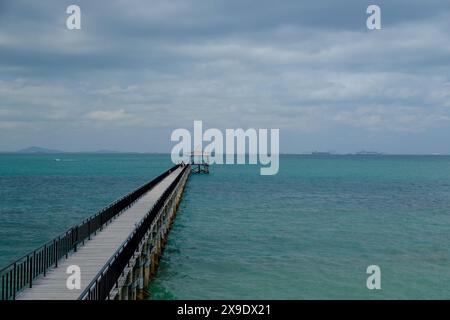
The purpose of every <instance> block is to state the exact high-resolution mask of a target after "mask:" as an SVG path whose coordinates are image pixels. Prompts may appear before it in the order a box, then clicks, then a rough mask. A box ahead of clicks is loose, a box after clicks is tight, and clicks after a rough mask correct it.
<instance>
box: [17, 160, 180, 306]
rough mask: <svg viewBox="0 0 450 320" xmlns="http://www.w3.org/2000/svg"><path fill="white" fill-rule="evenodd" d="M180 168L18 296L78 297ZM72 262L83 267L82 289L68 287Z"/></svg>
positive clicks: (26, 298) (45, 298)
mask: <svg viewBox="0 0 450 320" xmlns="http://www.w3.org/2000/svg"><path fill="white" fill-rule="evenodd" d="M181 170H182V168H178V169H176V170H175V171H174V172H172V173H171V174H170V175H169V176H168V177H166V178H165V179H164V180H163V181H161V182H160V183H159V184H157V185H156V186H155V187H154V188H153V189H152V190H150V191H149V192H147V193H146V194H144V195H143V196H142V197H141V198H140V199H139V200H138V201H137V202H136V203H135V204H134V205H133V206H132V207H130V208H128V209H127V210H126V211H124V212H123V213H122V214H121V215H119V216H118V217H117V218H116V219H114V220H113V221H112V222H111V223H110V224H108V225H107V226H106V227H105V228H104V229H103V230H102V231H100V232H99V233H97V235H95V236H92V237H91V240H89V241H86V242H85V245H84V246H79V248H78V251H77V252H75V253H73V254H71V255H70V256H69V258H68V259H65V260H60V261H59V264H58V268H54V269H51V270H49V271H48V273H47V276H46V277H43V278H40V279H37V280H35V281H34V282H33V288H28V289H26V290H24V291H23V292H21V293H20V294H19V295H18V296H17V298H16V299H17V300H76V299H77V298H78V297H79V296H80V294H81V292H83V290H84V289H85V288H86V287H87V285H89V283H90V282H91V281H92V280H93V279H94V278H95V276H96V275H97V273H98V272H99V271H100V270H101V268H103V266H104V265H105V264H106V263H107V261H108V260H109V259H110V258H111V257H112V256H113V254H114V253H115V252H116V251H117V249H118V248H119V247H120V245H121V244H122V243H123V242H124V241H125V240H126V239H127V238H128V236H129V235H130V234H131V232H132V231H133V230H134V228H135V226H136V224H137V223H138V222H139V221H141V220H142V218H144V216H145V215H146V214H147V212H148V211H149V210H150V209H151V207H152V206H153V205H154V204H155V203H156V201H157V200H158V199H159V197H160V196H161V195H162V194H163V192H164V191H165V190H166V189H167V188H168V187H169V185H170V184H171V183H172V182H173V181H174V180H175V178H176V177H177V176H178V175H179V174H180V173H181ZM71 265H77V266H79V267H80V269H81V289H79V290H77V289H76V290H69V289H67V287H66V281H67V277H68V276H69V275H68V274H66V270H67V268H68V267H69V266H71Z"/></svg>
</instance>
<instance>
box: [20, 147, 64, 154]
mask: <svg viewBox="0 0 450 320" xmlns="http://www.w3.org/2000/svg"><path fill="white" fill-rule="evenodd" d="M16 152H17V153H64V151H61V150H55V149H47V148H41V147H28V148H24V149H20V150H18V151H16Z"/></svg>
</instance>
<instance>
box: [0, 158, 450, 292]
mask: <svg viewBox="0 0 450 320" xmlns="http://www.w3.org/2000/svg"><path fill="white" fill-rule="evenodd" d="M170 166H171V162H170V156H169V155H144V154H60V155H13V154H3V155H0V266H5V265H6V264H8V263H10V262H12V261H13V260H14V259H15V258H18V257H20V256H21V255H23V254H25V253H27V252H28V251H31V250H32V249H34V248H36V247H37V246H39V245H40V244H42V243H43V242H45V241H47V240H50V239H51V238H53V237H54V236H56V235H57V234H58V233H61V232H63V231H65V230H66V229H67V228H69V227H70V226H71V225H73V224H75V223H78V222H79V221H81V220H82V219H83V218H85V217H87V216H89V215H91V214H93V213H95V212H96V211H98V210H100V209H101V208H102V207H104V206H106V205H107V204H108V203H110V202H112V201H114V200H115V199H117V198H119V197H120V196H122V195H124V194H125V193H128V192H129V191H132V190H133V189H135V188H136V187H138V186H140V185H141V184H143V183H144V182H146V181H148V180H150V179H151V178H153V177H155V176H156V175H158V174H159V173H161V172H162V171H163V170H165V169H166V168H168V167H170ZM369 265H378V266H379V267H380V268H381V287H382V289H381V290H373V291H371V290H368V289H367V287H366V280H367V277H368V275H367V274H366V269H367V267H368V266H369ZM149 293H150V298H151V299H422V298H423V299H427V298H430V299H431V298H435V299H450V157H446V156H312V155H311V156H294V155H292V156H288V155H286V156H281V159H280V172H279V174H278V175H276V176H260V175H259V167H258V166H256V165H221V166H217V165H216V166H212V167H211V174H210V175H203V176H200V175H193V176H191V178H190V180H189V182H188V185H187V187H186V191H185V193H184V196H183V201H182V203H181V205H180V208H179V211H178V214H177V217H176V219H175V223H174V225H173V229H172V231H171V233H170V236H169V241H168V245H167V246H166V249H165V251H164V254H163V257H162V260H161V264H160V266H159V270H158V274H157V276H156V278H155V279H154V281H153V282H152V285H151V287H150V289H149Z"/></svg>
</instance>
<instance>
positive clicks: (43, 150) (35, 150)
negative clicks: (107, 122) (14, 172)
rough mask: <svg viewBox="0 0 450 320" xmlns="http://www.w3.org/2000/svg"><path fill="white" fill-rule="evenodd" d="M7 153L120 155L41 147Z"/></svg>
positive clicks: (105, 151)
mask: <svg viewBox="0 0 450 320" xmlns="http://www.w3.org/2000/svg"><path fill="white" fill-rule="evenodd" d="M9 153H27V154H51V153H121V152H120V151H114V150H97V151H86V152H84V151H80V152H68V151H63V150H57V149H48V148H42V147H36V146H32V147H28V148H24V149H20V150H17V151H13V152H9Z"/></svg>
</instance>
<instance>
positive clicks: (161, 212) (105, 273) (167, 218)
mask: <svg viewBox="0 0 450 320" xmlns="http://www.w3.org/2000/svg"><path fill="white" fill-rule="evenodd" d="M190 172H191V168H190V166H189V165H184V164H181V165H177V166H175V167H173V168H171V169H169V170H167V171H166V172H164V173H163V174H161V175H160V176H158V177H157V178H156V179H154V180H152V181H150V182H149V183H147V184H145V185H144V186H142V187H140V188H139V189H137V190H135V191H134V192H132V193H130V194H129V195H127V196H125V197H123V198H122V199H120V200H118V201H116V202H115V203H113V204H112V205H111V206H109V207H107V208H105V209H104V210H102V211H101V212H99V213H98V214H96V215H94V216H92V217H90V218H88V219H86V220H85V221H83V222H82V223H81V224H80V225H77V226H74V227H72V228H71V229H69V230H68V231H67V232H66V233H64V234H63V235H60V236H59V237H58V238H55V239H54V240H52V241H50V242H48V243H47V244H45V245H44V246H43V247H41V248H39V249H37V250H35V251H33V252H32V253H30V254H28V255H26V256H25V257H22V258H21V259H19V260H17V261H16V262H14V263H13V264H11V265H9V266H8V267H6V268H4V269H3V270H1V271H0V281H1V283H0V285H1V287H0V298H1V300H14V299H17V300H76V299H82V300H104V299H121V300H130V299H142V298H144V297H145V292H146V288H147V287H148V285H149V282H150V279H151V277H152V275H153V274H154V273H155V272H156V267H157V265H158V261H159V257H160V255H161V252H162V249H163V247H164V245H165V243H166V240H167V235H168V232H169V230H170V227H171V225H172V221H173V218H174V216H175V214H176V211H177V208H178V205H179V203H180V200H181V197H182V193H183V190H184V187H185V185H186V182H187V179H188V177H189V174H190ZM71 266H76V267H77V268H79V271H80V274H79V275H80V287H79V288H75V289H74V288H72V287H71V286H68V285H67V281H68V278H69V277H70V276H71V273H68V271H70V270H71Z"/></svg>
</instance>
